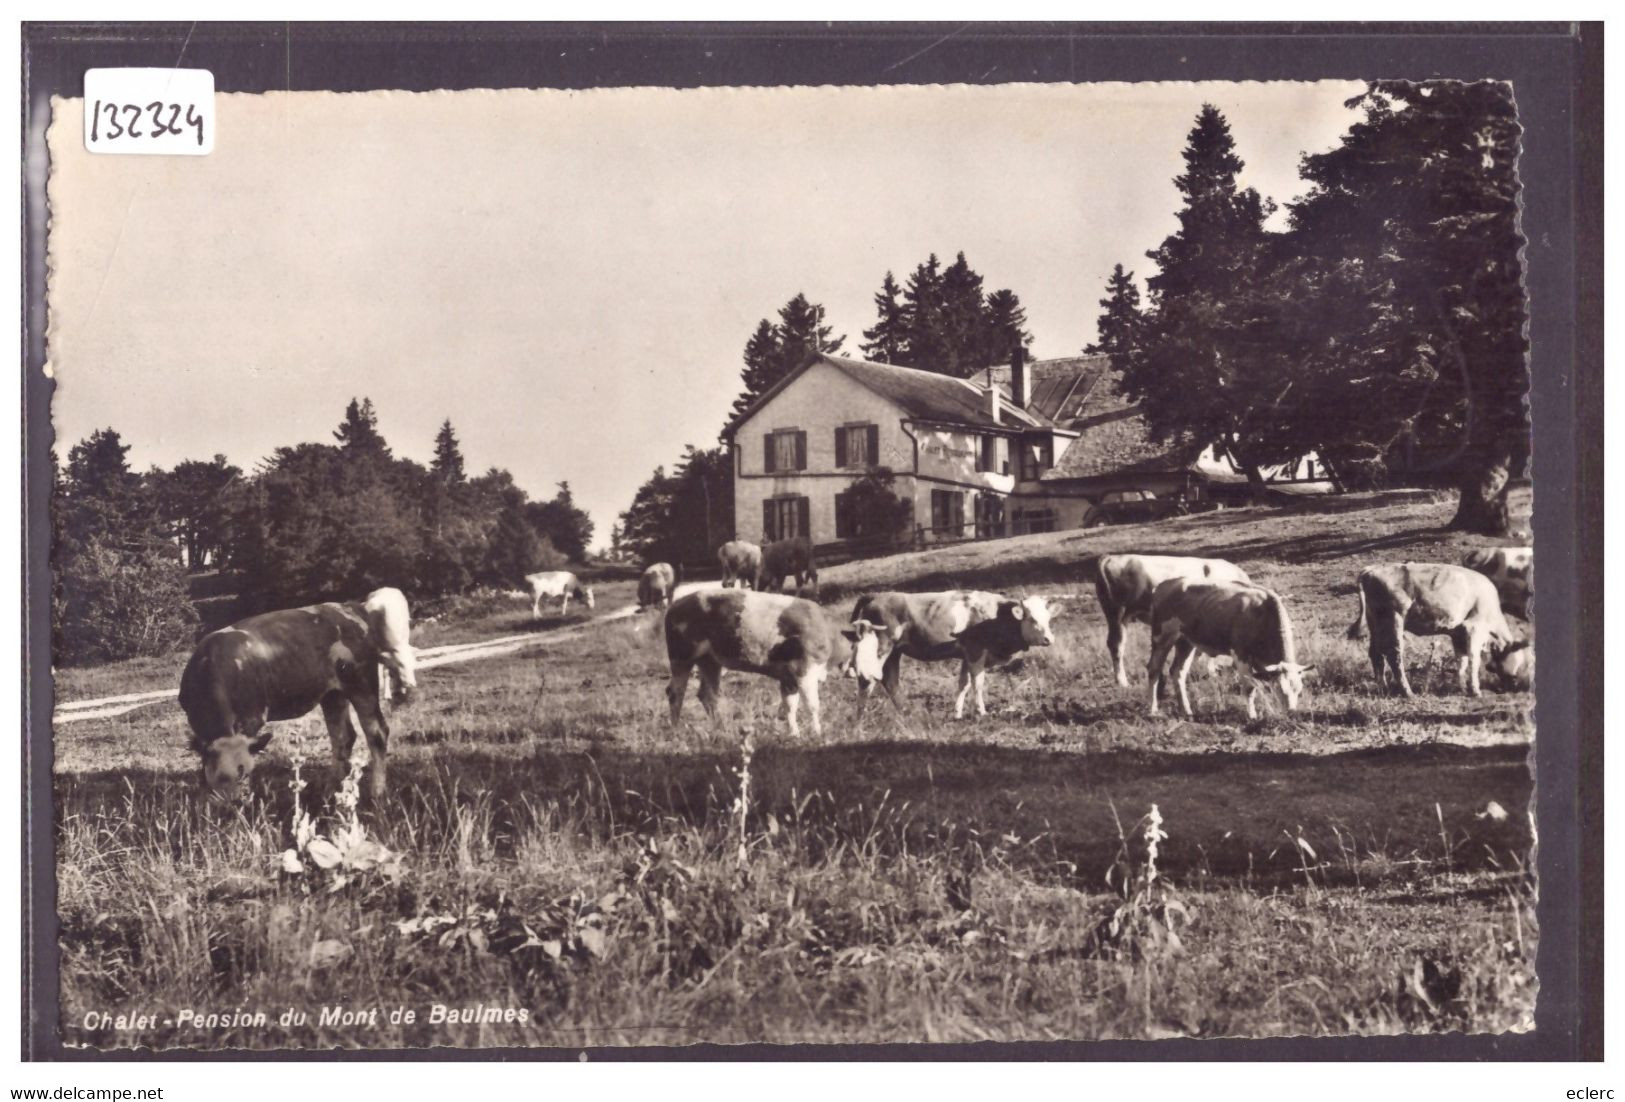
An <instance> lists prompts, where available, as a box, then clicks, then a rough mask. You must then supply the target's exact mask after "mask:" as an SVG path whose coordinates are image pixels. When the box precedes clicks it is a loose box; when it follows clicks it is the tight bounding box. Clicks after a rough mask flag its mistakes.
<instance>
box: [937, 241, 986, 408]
mask: <svg viewBox="0 0 1625 1102" xmlns="http://www.w3.org/2000/svg"><path fill="white" fill-rule="evenodd" d="M941 302H942V309H941V314H940V315H939V319H938V327H939V331H940V333H941V335H942V344H943V349H944V352H945V356H944V358H943V361H942V363H941V364H940V366H937V367H935V368H934V369H933V370H937V371H941V372H942V373H943V374H944V375H954V376H957V377H959V378H966V377H968V376H970V375H973V374H975V373H976V372H977V371H978V370H980V369H981V368H984V367H986V366H987V365H988V364H989V363H991V362H992V360H991V358H990V353H989V348H988V326H987V300H986V298H985V297H984V296H983V294H982V276H981V273H979V272H977V271H976V270H975V269H974V268H972V267H971V266H970V264H969V263H967V262H966V260H965V254H964V253H960V254H959V255H958V256H956V257H955V258H954V262H953V263H952V264H950V265H949V266H948V268H947V270H946V271H944V272H943V273H942V297H941Z"/></svg>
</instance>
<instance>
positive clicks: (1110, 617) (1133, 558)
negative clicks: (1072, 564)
mask: <svg viewBox="0 0 1625 1102" xmlns="http://www.w3.org/2000/svg"><path fill="white" fill-rule="evenodd" d="M1083 572H1084V578H1085V580H1089V581H1093V582H1094V583H1095V595H1096V596H1097V597H1098V598H1099V599H1100V611H1101V612H1102V613H1104V614H1105V616H1106V653H1107V654H1108V655H1110V656H1111V662H1112V671H1113V673H1114V674H1115V675H1116V677H1117V683H1118V684H1119V685H1122V686H1124V687H1127V686H1128V671H1127V670H1126V669H1125V668H1124V666H1123V626H1124V625H1125V624H1126V623H1128V622H1130V621H1133V620H1138V621H1140V622H1141V623H1144V624H1149V623H1150V622H1151V598H1152V596H1153V595H1154V594H1155V593H1156V591H1157V587H1158V586H1159V585H1161V584H1162V583H1163V582H1167V581H1172V580H1173V579H1175V578H1184V579H1186V580H1187V581H1192V582H1238V583H1240V584H1243V585H1245V584H1247V583H1248V582H1250V581H1251V579H1250V578H1248V577H1247V572H1246V571H1245V570H1243V569H1242V568H1241V567H1239V566H1236V565H1235V564H1234V563H1229V562H1225V561H1224V560H1223V559H1199V558H1188V557H1184V556H1179V555H1098V556H1091V557H1089V558H1086V559H1085V560H1084V564H1083Z"/></svg>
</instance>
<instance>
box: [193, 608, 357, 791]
mask: <svg viewBox="0 0 1625 1102" xmlns="http://www.w3.org/2000/svg"><path fill="white" fill-rule="evenodd" d="M383 661H384V657H383V648H382V646H381V645H380V640H379V639H377V638H376V637H375V636H374V635H373V631H372V624H371V623H369V618H368V614H367V609H366V607H365V606H364V605H361V604H342V605H341V604H321V605H312V606H311V607H309V608H292V609H286V610H284V611H281V612H267V613H264V614H263V615H260V616H251V617H249V618H248V619H246V620H242V621H239V622H238V623H236V624H233V625H232V626H231V627H229V628H222V629H220V630H219V631H215V632H211V633H209V634H208V635H206V636H204V637H203V640H202V641H201V642H200V643H198V646H197V650H196V651H194V652H193V653H192V658H191V660H190V661H189V662H187V664H186V669H185V671H184V672H183V673H182V674H181V691H180V702H181V710H182V711H184V712H185V713H186V722H187V724H188V725H189V726H190V727H191V728H192V743H191V746H192V749H193V750H195V751H197V753H198V756H199V758H200V759H201V763H202V769H203V782H204V784H205V786H206V787H207V788H208V789H209V790H210V791H211V792H213V793H216V794H219V795H227V794H230V793H234V792H236V791H238V790H239V789H240V787H241V785H242V784H243V782H244V781H246V780H247V778H248V775H249V774H250V773H251V772H252V771H253V769H254V755H256V754H258V753H259V752H260V751H261V750H263V749H265V747H266V745H267V744H268V743H269V742H270V741H271V732H270V730H269V729H267V728H266V724H267V723H272V722H275V721H277V720H284V719H298V718H299V717H300V716H303V715H305V714H306V713H307V712H309V711H310V710H311V709H312V708H314V707H316V706H317V705H318V704H320V705H321V708H322V715H323V717H324V718H325V719H326V720H327V734H328V738H329V739H330V740H331V742H332V744H333V757H334V759H335V760H336V761H337V762H338V764H339V767H340V768H341V769H343V768H345V767H347V766H348V764H349V761H350V750H351V748H352V746H354V744H355V729H354V728H353V727H352V726H351V725H350V709H351V708H352V707H353V708H354V709H355V714H356V717H357V718H358V719H359V720H360V721H361V729H362V730H363V731H365V732H366V735H367V746H368V747H369V748H370V749H371V751H372V764H371V766H370V767H369V771H368V781H369V787H370V791H371V793H372V795H373V797H374V798H375V799H376V798H379V797H381V796H382V795H383V793H384V768H385V757H386V753H387V750H388V743H389V724H388V722H387V721H386V720H385V719H384V713H383V709H382V707H381V706H380V702H379V687H378V667H379V664H380V663H381V662H383Z"/></svg>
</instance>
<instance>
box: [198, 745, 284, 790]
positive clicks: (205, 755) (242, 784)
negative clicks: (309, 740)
mask: <svg viewBox="0 0 1625 1102" xmlns="http://www.w3.org/2000/svg"><path fill="white" fill-rule="evenodd" d="M270 741H271V732H270V729H269V728H265V729H262V731H261V733H260V734H259V735H256V736H255V737H253V738H249V737H248V736H247V735H225V736H223V737H221V738H217V739H215V740H213V741H212V742H209V743H208V744H207V745H203V746H198V745H196V744H194V749H196V750H197V752H198V756H199V757H200V758H201V759H202V767H203V787H204V788H205V789H207V790H208V792H209V795H211V796H217V797H221V798H235V797H237V796H240V795H242V793H243V792H244V790H245V788H246V786H247V784H248V777H249V774H250V773H252V772H254V755H255V754H258V753H259V752H260V751H261V750H264V749H265V747H266V745H267V744H268V743H270Z"/></svg>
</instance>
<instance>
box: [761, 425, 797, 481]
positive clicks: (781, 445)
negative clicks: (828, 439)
mask: <svg viewBox="0 0 1625 1102" xmlns="http://www.w3.org/2000/svg"><path fill="white" fill-rule="evenodd" d="M762 439H763V440H764V441H765V443H766V448H765V453H766V454H765V455H764V456H763V463H762V466H763V469H764V470H765V471H767V473H768V474H776V473H778V472H780V471H804V470H806V469H807V434H806V433H804V432H801V431H799V430H797V429H780V430H778V431H777V432H770V433H768V434H767V435H766V436H764V437H763V438H762Z"/></svg>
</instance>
